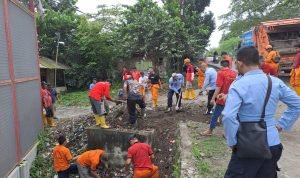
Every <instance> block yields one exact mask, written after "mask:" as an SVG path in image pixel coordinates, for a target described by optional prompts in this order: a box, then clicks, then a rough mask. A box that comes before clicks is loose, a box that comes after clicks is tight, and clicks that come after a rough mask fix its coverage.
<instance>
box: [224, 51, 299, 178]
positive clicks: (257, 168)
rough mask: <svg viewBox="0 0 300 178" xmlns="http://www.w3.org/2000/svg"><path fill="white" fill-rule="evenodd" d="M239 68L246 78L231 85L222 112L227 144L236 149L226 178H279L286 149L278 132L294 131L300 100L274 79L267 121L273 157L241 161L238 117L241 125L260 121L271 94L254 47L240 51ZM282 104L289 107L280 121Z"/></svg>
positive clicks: (267, 110) (267, 107)
mask: <svg viewBox="0 0 300 178" xmlns="http://www.w3.org/2000/svg"><path fill="white" fill-rule="evenodd" d="M236 68H237V70H238V72H239V73H240V74H241V75H242V77H240V78H238V79H237V80H236V81H235V82H234V83H233V84H232V85H231V87H230V89H229V93H228V95H227V99H226V103H225V108H224V110H223V112H222V115H223V126H224V133H225V137H226V139H227V144H228V145H229V146H230V147H231V148H233V152H232V157H231V160H230V163H229V165H228V169H227V171H226V174H225V178H240V177H243V178H275V177H277V172H276V170H277V161H278V160H279V159H280V157H281V153H282V148H283V147H282V145H281V141H280V138H279V132H278V131H280V130H282V129H284V130H290V129H291V127H292V125H293V124H294V123H295V121H296V120H297V119H298V118H299V116H300V98H299V97H298V96H297V95H296V93H295V92H294V91H292V90H291V89H290V88H289V87H287V86H286V85H285V84H284V83H283V82H282V81H281V80H280V79H278V78H276V77H272V76H271V79H272V90H271V95H270V99H269V102H268V104H267V106H266V116H265V121H266V125H267V140H268V145H269V147H270V151H271V153H272V158H271V159H254V158H251V159H247V158H239V157H237V155H236V153H235V151H236V149H235V145H236V144H237V137H236V135H237V131H238V128H239V122H238V120H237V114H238V115H239V120H240V122H251V121H252V122H253V121H258V120H259V119H260V115H261V113H262V108H263V104H264V99H265V97H266V93H267V87H268V79H267V76H266V74H264V73H263V71H262V70H260V69H259V55H258V51H257V50H256V49H255V48H254V47H245V48H242V49H240V51H239V52H238V54H237V61H236ZM279 101H282V102H283V103H285V104H286V105H287V106H288V108H287V110H286V111H285V112H284V113H283V115H282V116H281V118H280V119H279V120H278V121H276V119H275V116H274V115H275V112H276V109H277V104H278V102H279ZM253 144H255V143H253Z"/></svg>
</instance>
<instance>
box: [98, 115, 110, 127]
mask: <svg viewBox="0 0 300 178" xmlns="http://www.w3.org/2000/svg"><path fill="white" fill-rule="evenodd" d="M100 123H101V128H103V129H108V128H109V126H108V125H106V119H105V116H100Z"/></svg>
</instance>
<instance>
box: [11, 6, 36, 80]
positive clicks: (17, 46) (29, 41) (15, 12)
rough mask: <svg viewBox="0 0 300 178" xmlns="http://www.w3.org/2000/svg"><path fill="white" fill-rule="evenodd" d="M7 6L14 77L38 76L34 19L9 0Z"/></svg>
mask: <svg viewBox="0 0 300 178" xmlns="http://www.w3.org/2000/svg"><path fill="white" fill-rule="evenodd" d="M8 7H9V18H10V19H9V20H10V30H11V39H12V52H13V63H14V71H15V77H16V78H21V77H33V76H38V68H37V65H38V64H37V49H36V33H35V29H34V28H35V25H34V19H33V17H32V16H30V15H28V14H27V13H26V12H25V11H24V10H22V9H21V8H19V7H18V6H16V5H15V4H13V3H12V2H10V1H9V4H8Z"/></svg>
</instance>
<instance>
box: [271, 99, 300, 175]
mask: <svg viewBox="0 0 300 178" xmlns="http://www.w3.org/2000/svg"><path fill="white" fill-rule="evenodd" d="M285 109H286V106H285V105H284V104H283V103H280V104H279V105H278V109H277V114H276V117H277V118H279V117H280V116H281V115H282V113H283V112H284V111H285ZM281 141H282V144H283V147H284V149H283V153H282V157H281V159H280V161H279V167H280V168H281V171H280V173H279V175H280V177H282V178H297V177H300V171H299V169H300V152H299V151H300V122H299V121H297V122H296V123H295V126H294V128H293V130H292V131H291V132H282V133H281Z"/></svg>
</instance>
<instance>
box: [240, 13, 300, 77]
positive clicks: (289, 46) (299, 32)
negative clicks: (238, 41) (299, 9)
mask: <svg viewBox="0 0 300 178" xmlns="http://www.w3.org/2000/svg"><path fill="white" fill-rule="evenodd" d="M299 43H300V18H294V19H283V20H274V21H267V22H261V23H259V24H258V25H256V26H255V27H253V28H252V30H250V31H247V32H245V33H244V34H243V37H242V47H245V46H255V47H256V48H257V50H258V51H259V54H260V55H261V56H263V57H264V58H265V57H266V55H267V51H266V49H265V48H266V46H267V45H272V46H273V48H274V49H275V50H276V51H278V52H279V54H280V56H281V58H280V61H279V76H289V73H290V71H291V69H292V65H293V60H294V56H295V55H296V50H295V48H294V45H296V44H299Z"/></svg>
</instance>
